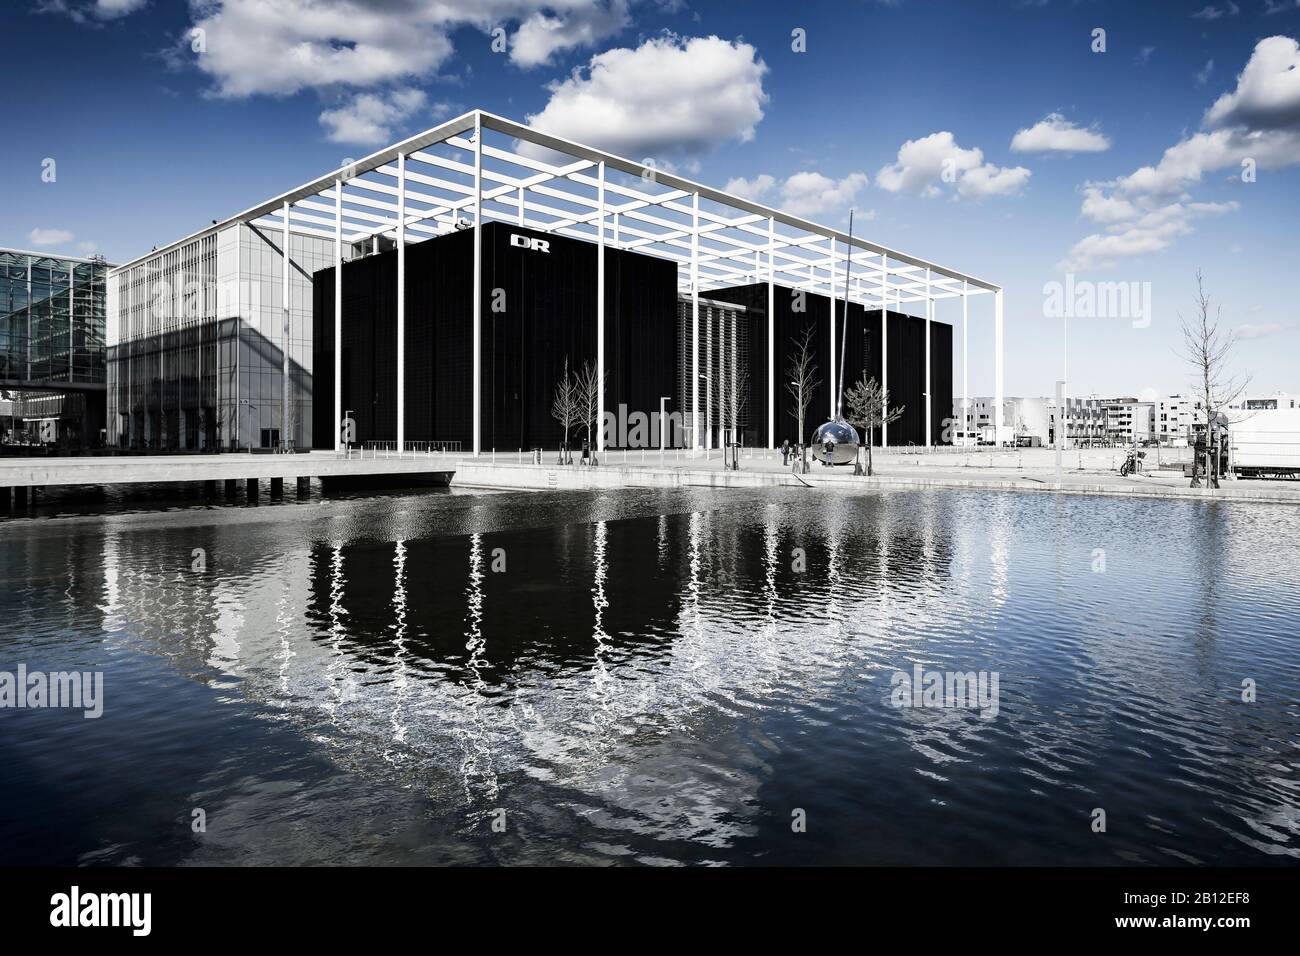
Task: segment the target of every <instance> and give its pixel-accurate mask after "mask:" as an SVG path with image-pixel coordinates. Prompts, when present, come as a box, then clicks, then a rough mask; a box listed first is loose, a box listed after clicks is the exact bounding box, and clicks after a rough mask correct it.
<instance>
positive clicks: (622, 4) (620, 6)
mask: <svg viewBox="0 0 1300 956" xmlns="http://www.w3.org/2000/svg"><path fill="white" fill-rule="evenodd" d="M631 22H632V21H631V17H629V16H628V4H627V0H611V2H610V3H609V5H608V6H604V5H601V4H592V5H590V6H587V7H586V8H580V9H575V10H572V11H571V12H570V13H569V14H568V15H566V16H558V15H555V14H553V13H550V12H547V11H542V10H539V11H538V12H537V13H534V14H533V15H532V16H530V17H528V18H527V19H526V20H524V21H523V22H522V23H521V24H519V29H518V30H516V31H515V35H514V37H513V38H512V39H511V42H510V59H511V60H513V61H514V62H515V63H517V64H518V65H519V66H523V67H530V66H540V65H543V64H547V63H549V62H550V61H551V57H552V56H553V55H554V54H555V53H556V52H558V51H561V50H569V49H572V48H574V47H590V46H595V45H596V44H597V43H599V42H600V41H601V40H604V39H605V38H606V37H611V36H613V35H614V34H616V33H619V32H620V31H622V30H623V29H624V28H625V27H626V26H627V25H628V24H629V23H631Z"/></svg>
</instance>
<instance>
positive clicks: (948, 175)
mask: <svg viewBox="0 0 1300 956" xmlns="http://www.w3.org/2000/svg"><path fill="white" fill-rule="evenodd" d="M1030 175H1031V173H1030V171H1029V170H1028V169H1025V168H1024V167H1023V166H1016V167H1014V168H1008V167H1002V166H996V165H994V164H992V163H985V162H984V153H983V151H982V150H979V149H963V148H962V147H961V146H958V145H957V141H956V138H955V137H954V136H953V135H952V133H950V132H947V131H946V130H945V131H941V132H938V133H931V134H930V135H929V136H923V137H921V138H920V139H909V140H908V141H907V142H905V143H904V144H903V145H902V146H901V147H899V150H898V159H897V161H896V162H893V163H890V164H889V165H888V166H884V167H882V168H881V170H880V172H878V173H877V174H876V185H877V186H879V187H880V188H881V189H884V190H886V191H887V192H891V193H897V192H909V193H920V194H923V195H926V196H937V195H939V194H940V193H941V192H942V190H941V188H940V187H941V185H943V184H947V185H952V186H954V187H955V188H956V193H955V194H956V196H959V197H961V198H964V199H983V198H984V197H986V196H997V195H1007V194H1009V193H1014V192H1018V191H1019V190H1020V189H1021V188H1023V186H1024V185H1025V183H1027V182H1028V181H1029V177H1030Z"/></svg>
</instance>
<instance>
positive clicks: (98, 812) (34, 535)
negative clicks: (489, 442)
mask: <svg viewBox="0 0 1300 956" xmlns="http://www.w3.org/2000/svg"><path fill="white" fill-rule="evenodd" d="M142 501H143V504H142ZM57 508H58V505H57V503H56V504H55V506H52V507H51V508H50V510H49V512H47V513H46V514H44V515H41V516H37V517H32V518H23V519H10V520H7V521H4V522H0V580H2V581H3V588H2V590H0V620H3V621H4V622H5V623H4V624H3V625H2V631H0V633H2V634H3V637H0V670H8V671H14V670H16V667H17V665H18V663H19V662H22V663H25V664H26V665H27V667H28V668H29V670H45V671H51V670H71V669H77V670H100V671H102V672H103V673H104V681H105V685H104V686H105V710H104V716H103V717H102V718H100V719H98V720H86V719H84V718H83V717H82V716H81V714H80V713H79V712H75V711H70V710H49V709H47V710H0V863H7V864H13V863H58V864H152V865H168V864H259V863H287V864H307V863H311V864H318V863H394V864H415V863H472V864H484V863H582V864H588V863H589V864H609V863H629V864H633V863H641V864H729V865H742V864H754V863H761V864H784V863H872V864H875V863H903V864H995V865H996V864H1065V865H1070V864H1184V863H1194V864H1294V863H1295V862H1296V860H1297V857H1300V761H1298V760H1297V757H1298V750H1297V747H1298V744H1300V624H1297V620H1296V614H1295V608H1296V607H1297V603H1298V601H1297V599H1298V598H1300V582H1298V581H1297V575H1296V573H1295V572H1296V569H1297V568H1298V567H1300V543H1298V542H1300V534H1298V532H1300V509H1295V508H1285V507H1270V506H1264V505H1256V504H1220V503H1201V502H1184V501H1142V500H1128V499H1120V498H1091V497H1070V496H1060V497H1057V496H1050V495H1031V494H988V493H965V492H960V491H928V492H891V493H881V494H868V493H863V494H858V495H847V496H834V495H830V494H824V493H818V492H810V491H806V490H803V489H772V490H770V491H768V492H755V491H751V490H745V491H724V490H699V491H689V490H682V491H640V492H638V491H631V492H618V493H559V492H552V493H541V494H528V493H499V494H470V493H452V492H445V491H442V492H429V491H420V492H387V493H379V494H375V495H371V496H368V497H365V496H362V497H339V498H329V499H321V498H319V497H313V498H311V499H309V500H306V501H301V502H299V501H291V500H286V501H285V502H284V503H271V502H269V501H268V500H267V499H265V498H263V503H262V505H261V506H259V507H245V506H243V505H235V506H226V505H221V506H212V505H208V504H204V503H203V502H202V501H200V500H197V499H194V498H187V499H177V500H173V501H164V500H161V499H159V498H157V497H156V496H152V495H151V496H149V497H147V498H145V499H141V498H138V497H137V498H130V499H126V500H120V501H108V502H100V503H92V504H90V505H82V506H79V508H78V509H73V510H80V511H82V512H84V513H83V514H79V515H75V516H71V517H57V518H56V517H51V516H50V515H51V514H52V513H53V511H54V510H57ZM195 549H202V553H201V556H202V558H203V559H204V560H205V562H206V568H205V570H201V571H194V570H191V568H192V567H193V566H194V562H195V560H196V554H195ZM795 549H803V551H802V560H803V561H804V562H805V563H806V570H803V571H799V570H796V565H797V564H798V562H799V561H800V552H798V551H796V550H795ZM1102 552H1104V554H1103V553H1102ZM1103 559H1104V572H1102V571H1100V570H1099V568H1100V564H1101V561H1102V560H1103ZM502 567H503V568H504V570H497V569H499V568H502ZM918 663H919V664H921V665H923V667H924V668H926V669H934V670H940V671H949V670H952V671H962V672H968V671H975V672H980V671H985V672H997V674H998V678H999V696H998V708H997V713H996V716H991V717H989V716H981V715H980V713H978V712H977V711H974V710H969V709H958V708H945V709H939V710H934V709H915V708H898V707H895V706H892V705H891V679H892V677H893V675H894V674H895V673H896V672H898V671H905V672H907V673H909V674H910V673H911V672H912V668H913V665H914V664H918ZM1247 679H1249V680H1253V681H1254V682H1255V686H1256V689H1257V699H1256V700H1255V702H1253V703H1247V702H1243V700H1242V687H1243V684H1242V682H1243V680H1247ZM1096 809H1102V810H1104V811H1105V815H1106V817H1105V819H1106V830H1105V832H1104V833H1098V832H1094V830H1093V820H1094V810H1096ZM198 811H202V817H201V818H202V819H203V820H204V821H205V825H206V828H205V830H204V831H203V832H195V821H196V819H199V818H200V817H199V815H198ZM501 811H504V814H503V813H501ZM801 819H802V820H803V821H805V822H806V830H805V832H795V827H794V826H792V825H793V824H797V823H798V821H799V820H801ZM494 824H496V826H497V827H498V828H499V827H500V826H501V825H502V824H504V832H497V830H495V829H494Z"/></svg>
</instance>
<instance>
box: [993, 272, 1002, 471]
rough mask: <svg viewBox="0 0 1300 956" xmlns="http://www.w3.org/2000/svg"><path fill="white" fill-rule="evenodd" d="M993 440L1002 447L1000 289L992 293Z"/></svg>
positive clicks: (997, 445)
mask: <svg viewBox="0 0 1300 956" xmlns="http://www.w3.org/2000/svg"><path fill="white" fill-rule="evenodd" d="M993 348H994V349H995V350H996V353H995V354H994V356H993V405H994V412H993V441H994V443H995V445H996V447H998V448H1001V447H1002V427H1003V421H1002V418H1003V415H1002V401H1003V399H1002V290H1001V289H998V291H997V292H995V293H993Z"/></svg>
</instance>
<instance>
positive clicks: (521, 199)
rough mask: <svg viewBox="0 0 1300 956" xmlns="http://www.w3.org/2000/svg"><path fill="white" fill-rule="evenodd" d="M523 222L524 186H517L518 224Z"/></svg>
mask: <svg viewBox="0 0 1300 956" xmlns="http://www.w3.org/2000/svg"><path fill="white" fill-rule="evenodd" d="M523 224H524V187H523V186H520V187H519V225H521V226H522V225H523Z"/></svg>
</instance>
